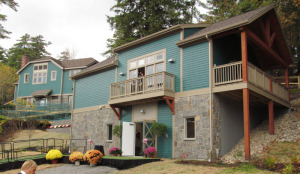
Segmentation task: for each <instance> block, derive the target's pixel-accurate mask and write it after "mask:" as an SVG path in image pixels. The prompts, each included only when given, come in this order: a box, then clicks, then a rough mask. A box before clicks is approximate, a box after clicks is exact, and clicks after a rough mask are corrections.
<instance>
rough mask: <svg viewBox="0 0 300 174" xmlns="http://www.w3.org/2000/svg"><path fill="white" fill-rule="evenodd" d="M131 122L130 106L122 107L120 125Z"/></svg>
mask: <svg viewBox="0 0 300 174" xmlns="http://www.w3.org/2000/svg"><path fill="white" fill-rule="evenodd" d="M124 121H125V122H131V121H132V106H127V107H122V116H121V125H123V122H124ZM120 142H121V144H120V145H121V148H122V137H121V141H120Z"/></svg>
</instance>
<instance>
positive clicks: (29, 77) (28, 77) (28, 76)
mask: <svg viewBox="0 0 300 174" xmlns="http://www.w3.org/2000/svg"><path fill="white" fill-rule="evenodd" d="M26 75H28V81H27V82H26ZM29 79H30V76H29V73H26V74H24V83H29Z"/></svg>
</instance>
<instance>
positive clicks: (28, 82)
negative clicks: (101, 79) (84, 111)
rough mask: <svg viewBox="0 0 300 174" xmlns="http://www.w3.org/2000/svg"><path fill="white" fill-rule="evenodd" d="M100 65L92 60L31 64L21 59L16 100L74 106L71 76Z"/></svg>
mask: <svg viewBox="0 0 300 174" xmlns="http://www.w3.org/2000/svg"><path fill="white" fill-rule="evenodd" d="M95 63H97V61H96V60H95V59H93V58H85V59H74V60H63V61H59V60H57V59H54V58H52V57H45V58H40V59H36V60H33V61H29V57H28V56H25V55H24V56H22V63H21V69H20V70H19V71H18V72H17V74H18V75H19V81H18V82H17V83H16V84H15V99H23V100H26V101H27V102H38V103H39V104H40V105H44V104H46V103H72V101H73V81H72V80H71V78H70V77H71V76H72V75H75V74H76V73H78V72H80V71H82V70H84V69H86V68H87V67H89V66H92V65H93V64H95Z"/></svg>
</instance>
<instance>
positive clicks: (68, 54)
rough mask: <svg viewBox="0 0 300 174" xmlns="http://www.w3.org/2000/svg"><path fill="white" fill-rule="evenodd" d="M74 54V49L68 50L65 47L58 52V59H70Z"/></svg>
mask: <svg viewBox="0 0 300 174" xmlns="http://www.w3.org/2000/svg"><path fill="white" fill-rule="evenodd" d="M75 55H76V53H75V51H74V50H72V51H70V49H69V48H66V49H65V51H63V52H61V53H60V56H58V59H59V60H60V61H62V60H71V59H74V58H75Z"/></svg>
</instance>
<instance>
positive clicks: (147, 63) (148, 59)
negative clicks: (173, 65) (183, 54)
mask: <svg viewBox="0 0 300 174" xmlns="http://www.w3.org/2000/svg"><path fill="white" fill-rule="evenodd" d="M164 55H165V51H157V52H154V53H151V54H147V55H145V56H141V57H139V58H134V59H131V60H129V61H128V67H129V68H128V74H129V77H128V78H129V79H133V78H137V74H140V73H143V74H144V75H150V74H154V73H158V72H162V71H164V65H165V63H164V61H165V56H164Z"/></svg>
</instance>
